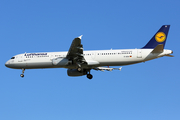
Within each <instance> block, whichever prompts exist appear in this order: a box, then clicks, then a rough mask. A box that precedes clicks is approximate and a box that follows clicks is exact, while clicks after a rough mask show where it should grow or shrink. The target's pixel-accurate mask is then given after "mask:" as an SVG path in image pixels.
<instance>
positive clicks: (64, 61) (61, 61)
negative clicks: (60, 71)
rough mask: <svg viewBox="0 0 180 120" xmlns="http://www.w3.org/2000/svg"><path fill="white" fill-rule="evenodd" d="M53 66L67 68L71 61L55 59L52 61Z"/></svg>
mask: <svg viewBox="0 0 180 120" xmlns="http://www.w3.org/2000/svg"><path fill="white" fill-rule="evenodd" d="M52 63H53V65H57V66H65V65H68V64H69V60H68V59H66V58H55V59H53V60H52Z"/></svg>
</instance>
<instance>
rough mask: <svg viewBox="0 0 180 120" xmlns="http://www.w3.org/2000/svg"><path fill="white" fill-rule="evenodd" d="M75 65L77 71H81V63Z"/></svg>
mask: <svg viewBox="0 0 180 120" xmlns="http://www.w3.org/2000/svg"><path fill="white" fill-rule="evenodd" d="M77 66H78V68H77V70H78V72H81V71H82V68H81V65H80V64H77Z"/></svg>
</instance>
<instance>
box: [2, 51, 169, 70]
mask: <svg viewBox="0 0 180 120" xmlns="http://www.w3.org/2000/svg"><path fill="white" fill-rule="evenodd" d="M152 50H153V49H119V50H94V51H84V52H83V54H84V58H85V60H86V62H87V65H85V66H82V68H83V67H84V68H88V69H91V68H93V67H100V66H123V65H130V64H135V63H140V62H145V61H148V60H151V59H155V58H158V57H163V56H166V55H169V54H171V53H172V51H171V50H165V49H164V51H163V52H162V53H151V52H152ZM66 55H67V52H43V53H24V54H18V55H16V56H14V57H13V58H11V59H10V60H8V61H7V62H6V64H5V65H6V66H7V67H10V68H14V69H36V68H70V69H75V68H77V66H76V65H70V64H67V62H66V61H65V62H62V64H56V63H55V62H54V63H53V59H56V58H62V59H65V58H66Z"/></svg>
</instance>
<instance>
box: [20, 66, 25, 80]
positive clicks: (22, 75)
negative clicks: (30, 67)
mask: <svg viewBox="0 0 180 120" xmlns="http://www.w3.org/2000/svg"><path fill="white" fill-rule="evenodd" d="M24 71H25V69H24V68H22V74H21V75H20V76H21V77H22V78H23V77H24Z"/></svg>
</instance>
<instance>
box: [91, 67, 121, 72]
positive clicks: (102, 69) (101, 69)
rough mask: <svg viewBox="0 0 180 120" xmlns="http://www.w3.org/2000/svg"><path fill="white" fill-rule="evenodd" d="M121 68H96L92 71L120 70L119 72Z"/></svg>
mask: <svg viewBox="0 0 180 120" xmlns="http://www.w3.org/2000/svg"><path fill="white" fill-rule="evenodd" d="M121 69H122V67H120V68H107V67H96V68H94V70H100V71H103V72H104V70H107V71H112V70H120V71H121Z"/></svg>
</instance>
